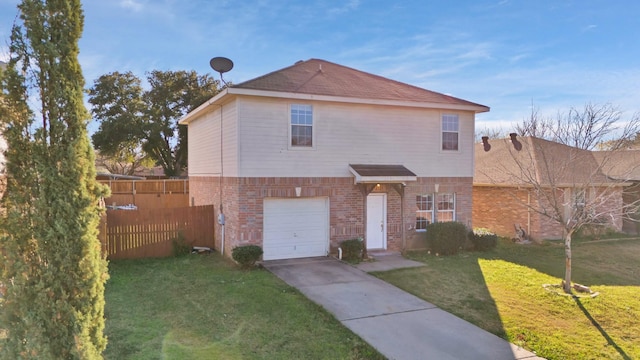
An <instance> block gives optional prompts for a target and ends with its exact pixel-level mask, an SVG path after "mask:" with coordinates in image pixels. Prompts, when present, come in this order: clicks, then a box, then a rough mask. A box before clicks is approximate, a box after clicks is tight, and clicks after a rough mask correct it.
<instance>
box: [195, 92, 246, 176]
mask: <svg viewBox="0 0 640 360" xmlns="http://www.w3.org/2000/svg"><path fill="white" fill-rule="evenodd" d="M211 109H212V111H209V112H207V113H206V114H204V115H202V116H200V117H199V118H197V119H195V120H193V121H191V122H190V123H189V175H190V176H219V175H220V173H221V171H224V176H237V174H238V165H237V164H238V146H237V140H238V127H237V124H238V122H237V115H236V114H237V105H236V102H235V101H232V102H230V103H227V104H225V105H224V106H223V109H224V112H223V114H222V124H223V127H222V131H223V135H224V147H223V148H222V150H223V156H224V167H223V168H221V166H220V121H221V117H220V106H217V105H212V106H211Z"/></svg>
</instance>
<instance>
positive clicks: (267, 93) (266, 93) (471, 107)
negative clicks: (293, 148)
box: [196, 88, 490, 113]
mask: <svg viewBox="0 0 640 360" xmlns="http://www.w3.org/2000/svg"><path fill="white" fill-rule="evenodd" d="M228 90H229V93H230V94H237V95H248V96H261V97H273V98H286V99H296V100H306V101H312V100H315V101H328V102H342V103H355V104H367V105H387V106H403V107H419V108H429V109H443V110H444V109H446V110H461V111H473V112H475V113H483V112H487V111H489V110H490V108H489V107H488V106H484V105H479V104H447V103H434V102H418V101H398V100H386V99H367V98H355V97H344V96H330V95H317V94H305V93H294V92H282V91H271V90H258V89H243V88H230V89H228ZM196 110H197V109H196Z"/></svg>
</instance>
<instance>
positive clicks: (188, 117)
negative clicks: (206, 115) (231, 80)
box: [178, 88, 229, 125]
mask: <svg viewBox="0 0 640 360" xmlns="http://www.w3.org/2000/svg"><path fill="white" fill-rule="evenodd" d="M227 94H229V88H226V89H224V90H222V91H220V92H219V93H217V94H216V95H215V96H214V97H212V98H211V99H209V100H207V101H205V102H204V103H202V105H200V106H198V107H197V108H195V109H193V110H192V111H190V112H189V113H188V114H187V115H185V116H183V117H182V118H181V119H180V120H178V124H179V125H189V123H190V122H191V121H193V120H195V119H196V118H198V116H199V115H200V114H201V113H203V112H205V111H206V109H207V108H208V107H209V106H210V105H213V104H219V103H220V102H221V101H222V99H223V98H224V97H226V96H227Z"/></svg>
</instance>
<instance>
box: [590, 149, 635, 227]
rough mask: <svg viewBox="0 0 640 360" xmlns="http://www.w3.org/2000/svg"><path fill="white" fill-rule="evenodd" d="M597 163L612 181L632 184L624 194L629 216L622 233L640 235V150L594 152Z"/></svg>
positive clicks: (626, 218) (623, 224) (624, 220)
mask: <svg viewBox="0 0 640 360" xmlns="http://www.w3.org/2000/svg"><path fill="white" fill-rule="evenodd" d="M593 155H594V156H595V158H596V161H598V163H599V164H600V165H601V167H602V170H603V171H604V173H605V174H607V176H609V177H610V178H612V179H616V180H619V181H624V182H627V183H630V184H631V185H630V186H626V187H625V188H624V191H623V193H622V202H623V204H624V206H625V207H627V210H628V211H629V214H630V215H629V216H626V217H625V218H624V219H623V221H622V231H624V232H626V233H628V234H640V211H637V210H636V208H637V207H638V205H639V204H640V150H617V151H594V152H593Z"/></svg>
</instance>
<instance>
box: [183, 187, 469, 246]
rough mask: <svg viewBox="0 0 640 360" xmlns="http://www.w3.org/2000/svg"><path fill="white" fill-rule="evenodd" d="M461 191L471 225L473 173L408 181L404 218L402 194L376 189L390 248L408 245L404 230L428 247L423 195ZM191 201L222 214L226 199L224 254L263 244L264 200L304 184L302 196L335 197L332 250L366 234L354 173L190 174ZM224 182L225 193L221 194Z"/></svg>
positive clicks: (464, 217)
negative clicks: (382, 196)
mask: <svg viewBox="0 0 640 360" xmlns="http://www.w3.org/2000/svg"><path fill="white" fill-rule="evenodd" d="M435 184H439V193H455V194H456V220H457V221H460V222H462V223H464V224H466V225H467V226H469V227H471V219H472V216H471V204H472V197H471V193H472V178H470V177H468V178H418V181H416V182H408V183H407V184H406V185H407V186H406V188H405V190H404V192H405V195H404V221H403V219H402V216H401V213H402V212H401V197H400V194H399V193H398V192H397V191H396V190H395V189H394V188H393V187H392V186H391V185H387V184H380V187H378V188H376V189H374V191H373V192H379V193H386V194H387V248H388V249H389V250H392V251H400V250H402V248H403V244H402V232H403V229H404V235H405V240H406V247H407V248H420V247H423V246H424V244H423V241H422V240H421V239H422V236H421V235H422V234H423V233H420V232H416V231H415V221H416V214H415V210H416V203H415V201H416V200H415V199H416V196H417V195H422V194H428V193H434V192H435ZM189 186H190V196H191V204H192V205H194V206H197V205H215V206H216V209H217V213H216V216H217V214H218V213H219V211H220V210H219V208H220V203H221V202H222V204H223V211H224V214H225V220H226V225H225V244H224V248H225V249H224V253H225V254H227V255H228V254H230V251H231V249H232V248H233V247H235V246H240V245H246V244H255V245H262V240H263V234H262V229H263V199H264V198H269V197H277V198H295V197H296V193H295V188H296V187H300V188H301V189H302V191H301V194H300V197H328V198H329V207H330V209H329V237H330V249H331V252H335V251H336V248H337V247H338V246H339V244H340V242H342V241H343V240H347V239H353V238H358V237H363V236H364V233H365V222H364V219H365V216H364V209H365V201H364V195H363V193H362V191H361V188H360V186H358V185H355V184H354V180H353V178H352V177H344V178H324V177H313V178H304V177H300V178H297V177H296V178H257V177H256V178H222V180H221V179H220V178H219V177H197V176H191V177H190V184H189ZM220 187H222V190H223V191H222V196H221V194H220ZM221 239H222V234H221V227H220V226H218V227H217V229H216V243H215V244H216V248H217V249H220V248H221V241H220V240H221Z"/></svg>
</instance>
